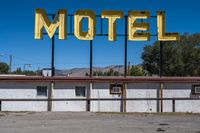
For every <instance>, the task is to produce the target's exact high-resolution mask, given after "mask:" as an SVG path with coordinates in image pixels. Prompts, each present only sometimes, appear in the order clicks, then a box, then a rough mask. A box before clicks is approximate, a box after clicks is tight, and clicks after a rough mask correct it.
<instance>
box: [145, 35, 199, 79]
mask: <svg viewBox="0 0 200 133" xmlns="http://www.w3.org/2000/svg"><path fill="white" fill-rule="evenodd" d="M159 47H160V46H159V44H158V42H155V43H154V44H153V45H152V46H146V47H145V48H144V51H143V54H142V59H143V67H144V69H145V70H147V71H148V72H149V74H150V75H152V74H159V67H160V48H159ZM199 64H200V34H193V35H189V34H184V35H182V36H181V39H180V41H173V42H163V75H164V76H200V65H199Z"/></svg>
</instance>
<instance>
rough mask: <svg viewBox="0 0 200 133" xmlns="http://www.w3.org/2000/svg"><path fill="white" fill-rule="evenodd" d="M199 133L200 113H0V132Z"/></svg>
mask: <svg viewBox="0 0 200 133" xmlns="http://www.w3.org/2000/svg"><path fill="white" fill-rule="evenodd" d="M159 132H161V133H200V114H162V115H161V114H137V113H130V114H128V113H127V114H122V113H85V112H84V113H83V112H79V113H71V112H60V113H58V112H54V113H52V112H51V113H50V112H49V113H47V112H41V113H34V112H20V113H14V112H12V113H8V112H1V113H0V133H159Z"/></svg>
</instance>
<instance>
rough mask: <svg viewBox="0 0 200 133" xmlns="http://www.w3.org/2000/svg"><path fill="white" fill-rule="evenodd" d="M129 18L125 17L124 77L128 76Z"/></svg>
mask: <svg viewBox="0 0 200 133" xmlns="http://www.w3.org/2000/svg"><path fill="white" fill-rule="evenodd" d="M127 19H128V18H127V16H125V38H124V43H125V46H124V77H125V78H126V76H127V43H128V41H127Z"/></svg>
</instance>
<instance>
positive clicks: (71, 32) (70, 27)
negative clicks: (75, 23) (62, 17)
mask: <svg viewBox="0 0 200 133" xmlns="http://www.w3.org/2000/svg"><path fill="white" fill-rule="evenodd" d="M70 34H72V15H70Z"/></svg>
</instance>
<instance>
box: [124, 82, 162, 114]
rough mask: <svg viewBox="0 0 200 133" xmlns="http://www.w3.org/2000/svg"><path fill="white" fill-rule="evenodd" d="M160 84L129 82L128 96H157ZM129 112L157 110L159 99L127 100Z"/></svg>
mask: <svg viewBox="0 0 200 133" xmlns="http://www.w3.org/2000/svg"><path fill="white" fill-rule="evenodd" d="M158 89H159V84H155V83H129V84H127V90H126V97H127V98H157V90H158ZM126 111H127V112H157V101H150V100H144V101H127V102H126Z"/></svg>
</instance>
